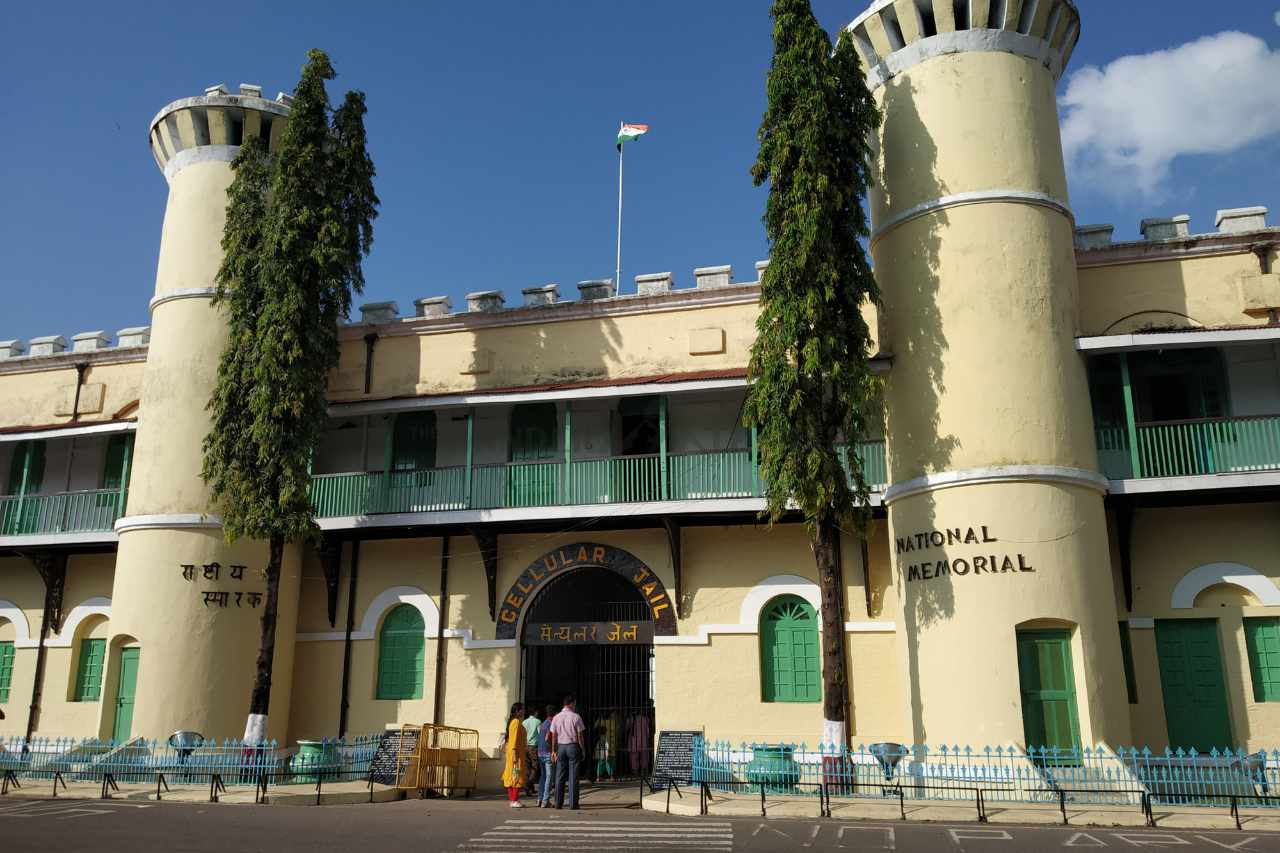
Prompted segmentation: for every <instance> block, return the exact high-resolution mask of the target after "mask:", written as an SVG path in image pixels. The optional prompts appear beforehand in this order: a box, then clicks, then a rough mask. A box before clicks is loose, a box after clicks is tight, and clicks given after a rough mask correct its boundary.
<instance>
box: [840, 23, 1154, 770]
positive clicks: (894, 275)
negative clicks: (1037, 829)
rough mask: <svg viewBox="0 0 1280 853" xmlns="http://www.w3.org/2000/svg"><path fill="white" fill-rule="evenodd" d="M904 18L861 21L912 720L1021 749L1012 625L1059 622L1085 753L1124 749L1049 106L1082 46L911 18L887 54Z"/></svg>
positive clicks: (1099, 490) (1064, 207)
mask: <svg viewBox="0 0 1280 853" xmlns="http://www.w3.org/2000/svg"><path fill="white" fill-rule="evenodd" d="M891 8H892V7H886V6H885V5H884V4H882V3H876V4H874V5H873V7H872V9H871V10H869V11H868V12H867V13H865V14H864V15H863V16H861V17H860V18H858V19H857V20H856V21H855V22H854V23H853V24H852V25H851V29H852V30H853V32H854V35H855V39H856V40H857V42H858V43H859V44H864V45H865V44H873V45H875V47H876V52H877V53H879V55H880V57H883V60H884V61H882V62H879V61H878V62H876V63H875V64H874V66H873V67H871V68H870V69H869V70H868V83H869V85H870V86H871V87H872V89H873V91H874V94H875V98H876V101H877V102H878V104H879V105H880V107H881V108H882V110H883V114H884V125H883V127H882V129H881V132H880V134H879V137H878V139H877V140H876V144H877V151H876V157H877V162H876V164H875V168H876V173H877V178H878V180H877V181H876V182H875V183H876V185H875V187H874V190H873V192H872V197H871V199H870V203H871V211H872V219H873V234H872V238H871V251H872V254H873V256H874V259H875V269H876V274H877V277H878V279H879V282H880V286H881V289H882V291H883V294H884V312H883V338H882V346H883V348H884V349H885V351H886V352H890V353H893V356H894V362H893V368H892V371H891V373H890V375H889V377H888V384H887V389H886V395H887V399H886V402H887V410H888V435H887V439H888V449H889V450H888V452H889V465H890V480H891V482H892V484H893V485H892V486H891V487H890V488H889V489H888V491H887V492H886V494H885V503H886V505H887V506H888V517H889V529H890V543H891V547H892V549H893V565H894V583H895V585H896V587H897V590H898V600H899V607H900V612H899V615H898V618H899V623H898V624H899V629H900V631H901V635H900V649H901V666H902V673H903V675H902V679H901V683H902V684H903V685H904V687H905V688H906V689H907V690H908V691H909V695H908V696H907V697H906V703H905V707H906V708H907V709H908V713H909V715H910V723H911V725H910V727H909V728H908V727H905V726H904V728H908V730H909V731H910V732H911V735H912V738H913V739H914V740H915V741H916V742H927V743H929V744H970V745H973V746H976V747H981V746H985V745H991V746H997V745H1006V746H1008V745H1010V744H1023V743H1025V738H1024V729H1023V719H1022V697H1021V695H1020V690H1019V666H1018V654H1017V635H1018V632H1019V631H1020V630H1028V629H1036V628H1061V629H1065V630H1067V631H1068V632H1069V636H1070V648H1071V651H1072V658H1073V660H1072V664H1073V673H1072V680H1073V683H1074V687H1075V691H1076V705H1077V711H1078V718H1079V732H1080V741H1081V742H1082V744H1083V745H1084V746H1091V745H1094V744H1097V743H1102V742H1107V743H1111V744H1113V745H1121V744H1127V743H1128V741H1129V720H1128V707H1127V705H1126V700H1125V692H1124V676H1123V672H1122V668H1121V667H1122V664H1121V656H1120V647H1119V635H1118V631H1117V626H1116V620H1117V613H1116V603H1115V587H1114V584H1113V580H1112V572H1111V567H1110V551H1109V547H1108V536H1107V521H1106V516H1105V513H1104V510H1103V493H1104V490H1105V488H1106V481H1105V480H1104V479H1103V478H1102V476H1101V475H1100V474H1098V463H1097V453H1096V449H1095V446H1094V438H1093V423H1092V416H1091V412H1090V404H1089V390H1088V384H1087V381H1086V377H1085V369H1084V363H1083V361H1082V359H1081V357H1080V355H1079V354H1078V353H1077V352H1076V350H1075V346H1074V337H1075V333H1076V314H1077V311H1076V301H1077V282H1076V267H1075V254H1074V246H1073V221H1072V216H1071V212H1070V208H1069V203H1068V198H1067V182H1066V175H1065V169H1064V165H1063V157H1062V145H1061V138H1060V133H1059V127H1058V117H1057V116H1058V114H1057V109H1056V104H1055V100H1054V88H1055V83H1056V79H1057V76H1058V75H1059V74H1060V73H1061V70H1062V64H1063V61H1064V60H1063V58H1064V55H1065V54H1066V53H1069V51H1070V49H1071V48H1072V47H1073V46H1074V38H1066V39H1063V40H1061V41H1060V43H1059V44H1057V45H1054V44H1051V43H1050V41H1049V39H1050V38H1051V37H1052V34H1050V35H1046V36H1044V37H1037V36H1035V35H1032V36H1025V35H1021V34H1018V33H1010V32H1007V31H997V30H987V29H967V30H966V29H959V30H956V31H954V32H946V33H939V34H938V35H936V36H934V37H931V38H921V39H912V38H908V37H907V34H906V31H905V28H904V29H903V30H902V36H901V38H898V37H896V36H895V38H894V39H890V40H887V41H888V42H893V41H899V40H901V41H905V44H902V45H891V44H889V43H887V42H886V39H884V38H883V36H882V33H883V31H885V30H886V28H887V29H889V30H893V31H894V32H895V33H896V32H897V30H896V28H895V27H894V26H893V22H892V21H886V20H885V16H886V14H887V11H886V10H888V9H891ZM1061 8H1062V10H1063V11H1062V14H1066V15H1071V16H1073V17H1075V16H1076V15H1077V13H1076V11H1075V9H1074V7H1072V6H1070V5H1063V6H1062V7H1061ZM1071 23H1072V26H1073V29H1074V31H1075V32H1077V33H1078V22H1077V21H1074V20H1073V21H1072V22H1071ZM1040 29H1041V30H1044V29H1045V27H1041V28H1040ZM1058 29H1059V27H1054V28H1053V30H1054V32H1055V33H1056V32H1057V31H1058ZM1032 32H1033V33H1034V32H1035V30H1034V28H1033V30H1032ZM891 47H892V49H891V50H890V48H891ZM864 55H867V54H864ZM1033 745H1036V746H1039V745H1041V744H1033Z"/></svg>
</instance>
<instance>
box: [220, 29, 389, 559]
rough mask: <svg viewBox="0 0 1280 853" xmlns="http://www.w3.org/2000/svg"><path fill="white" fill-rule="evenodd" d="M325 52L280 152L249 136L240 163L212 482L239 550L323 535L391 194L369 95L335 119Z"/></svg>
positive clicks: (227, 238)
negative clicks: (327, 459) (319, 511)
mask: <svg viewBox="0 0 1280 853" xmlns="http://www.w3.org/2000/svg"><path fill="white" fill-rule="evenodd" d="M334 76H335V75H334V70H333V66H332V65H331V64H330V63H329V58H328V57H327V56H326V55H325V54H324V53H323V52H322V51H319V50H312V51H310V52H309V53H308V54H307V65H306V67H305V68H304V69H303V71H302V79H301V80H300V81H299V83H298V87H297V90H296V91H295V94H294V101H293V105H292V108H291V110H290V114H289V120H288V124H287V125H286V128H285V131H284V133H283V134H282V136H281V140H280V143H279V146H278V150H276V151H275V152H271V153H269V152H268V151H267V145H266V143H265V142H264V141H263V140H262V139H261V138H258V137H250V138H247V139H246V140H245V142H244V144H243V146H242V147H241V150H240V153H239V155H238V156H237V157H236V159H235V161H234V162H233V163H232V168H233V169H234V171H235V179H234V181H233V182H232V184H231V187H230V189H229V190H228V191H227V196H228V205H227V222H226V228H225V230H224V232H223V238H222V250H223V261H222V266H221V267H220V269H219V270H218V275H217V279H216V285H217V292H216V295H215V297H214V302H215V304H216V305H219V306H221V308H222V309H223V313H224V314H225V317H226V321H227V324H228V328H229V331H230V336H229V338H228V341H227V346H226V349H225V350H224V351H223V354H222V359H221V362H220V364H219V367H218V384H217V388H216V389H215V391H214V393H213V397H212V399H211V400H210V401H209V410H210V412H211V414H212V418H213V424H212V428H211V430H210V432H209V435H208V436H207V437H206V438H205V442H204V469H203V477H204V479H205V481H206V482H208V484H209V486H210V488H211V490H212V493H213V502H214V506H215V508H216V510H217V511H218V512H219V513H220V514H221V515H222V518H223V525H224V529H225V531H226V536H227V539H228V540H229V541H234V540H235V539H237V538H239V537H241V536H248V537H251V538H255V539H280V540H283V541H290V542H292V541H299V540H303V539H309V538H312V537H314V535H315V531H316V527H315V523H314V521H313V515H314V511H313V508H312V506H311V501H310V498H309V497H308V494H307V489H308V486H309V484H310V480H311V471H310V462H311V459H312V456H313V454H314V451H315V449H316V446H317V445H318V444H319V441H320V437H321V433H322V431H323V429H324V425H325V421H326V418H327V416H326V402H325V379H326V377H327V375H328V373H329V371H330V370H331V369H333V368H334V367H335V366H336V365H337V359H338V338H337V335H338V323H339V322H340V321H341V319H342V318H343V316H344V315H346V313H347V312H348V310H349V309H350V307H351V300H352V296H353V294H355V293H359V292H360V291H361V290H362V289H363V286H364V274H363V271H362V267H361V263H362V260H363V258H364V256H365V255H367V254H368V252H369V248H370V245H371V243H372V240H373V231H372V221H373V219H374V217H376V216H377V206H378V198H377V196H376V195H375V194H374V190H373V177H374V168H373V163H372V161H371V160H370V159H369V155H368V152H367V150H366V137H365V129H364V114H365V111H366V110H365V103H364V95H363V94H361V93H358V92H350V93H348V94H347V96H346V98H345V100H344V101H343V103H342V105H341V106H340V107H339V108H338V109H337V110H336V111H332V110H331V109H330V105H329V97H328V94H327V93H326V91H325V81H326V80H331V79H333V77H334Z"/></svg>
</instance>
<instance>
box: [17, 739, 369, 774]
mask: <svg viewBox="0 0 1280 853" xmlns="http://www.w3.org/2000/svg"><path fill="white" fill-rule="evenodd" d="M378 740H379V736H378V735H366V736H360V737H355V738H351V739H344V740H325V741H320V742H319V744H318V748H316V749H315V750H314V751H313V752H311V753H310V754H308V753H306V752H299V751H298V750H297V749H294V748H290V749H282V748H280V746H279V745H278V744H277V743H276V742H275V741H271V742H269V743H265V744H258V745H254V744H245V743H244V742H243V741H239V740H224V741H219V742H207V743H204V744H202V745H200V746H196V747H186V748H179V747H175V746H173V745H171V744H170V743H167V742H164V741H158V740H145V739H143V738H133V739H131V740H126V741H121V742H115V741H110V740H98V739H96V738H32V739H31V740H30V741H27V740H25V739H24V738H21V737H12V738H7V739H4V738H0V773H6V772H11V773H13V774H14V775H15V776H16V777H17V778H18V779H20V780H31V779H54V778H55V777H59V778H60V779H61V780H62V781H63V782H85V781H93V782H101V781H102V780H103V778H104V776H105V775H107V774H110V776H111V778H112V779H113V780H114V781H115V782H117V783H148V784H154V783H155V782H156V781H157V778H158V777H159V776H160V775H163V776H164V777H165V780H166V783H167V784H171V785H172V784H184V783H190V784H202V785H203V784H208V783H209V781H210V780H211V779H212V778H213V777H214V776H215V775H216V776H217V777H218V778H219V780H220V781H221V783H222V784H223V785H227V786H232V785H260V784H262V783H264V782H265V783H267V784H269V785H284V784H290V783H299V784H302V783H306V784H311V783H314V782H315V781H316V780H317V778H321V777H322V778H323V779H324V781H352V780H360V779H364V778H365V777H367V776H368V774H369V767H370V762H371V761H372V760H373V756H374V753H375V752H376V751H377V748H378Z"/></svg>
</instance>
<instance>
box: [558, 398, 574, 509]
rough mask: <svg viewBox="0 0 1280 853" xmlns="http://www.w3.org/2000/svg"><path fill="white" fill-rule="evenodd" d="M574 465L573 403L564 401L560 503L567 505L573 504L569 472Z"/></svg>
mask: <svg viewBox="0 0 1280 853" xmlns="http://www.w3.org/2000/svg"><path fill="white" fill-rule="evenodd" d="M572 464H573V401H572V400H565V401H564V477H563V478H562V479H563V481H564V495H563V496H562V498H561V500H560V503H561V504H562V505H567V504H571V503H573V500H572V499H571V497H570V486H569V483H570V481H569V471H570V467H571V466H572Z"/></svg>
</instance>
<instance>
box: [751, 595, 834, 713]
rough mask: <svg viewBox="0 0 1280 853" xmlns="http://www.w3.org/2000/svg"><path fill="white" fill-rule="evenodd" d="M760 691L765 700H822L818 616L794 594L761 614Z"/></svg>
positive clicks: (768, 607)
mask: <svg viewBox="0 0 1280 853" xmlns="http://www.w3.org/2000/svg"><path fill="white" fill-rule="evenodd" d="M760 694H761V698H762V699H763V700H764V701H765V702H821V701H822V660H821V656H820V655H819V653H818V617H817V614H816V613H815V612H814V610H813V608H812V607H811V606H810V605H809V602H807V601H805V600H804V599H802V598H799V597H797V596H794V595H785V596H781V597H779V598H775V599H774V600H772V601H770V602H769V603H768V604H766V605H765V608H764V610H763V611H762V614H761V617H760Z"/></svg>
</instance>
